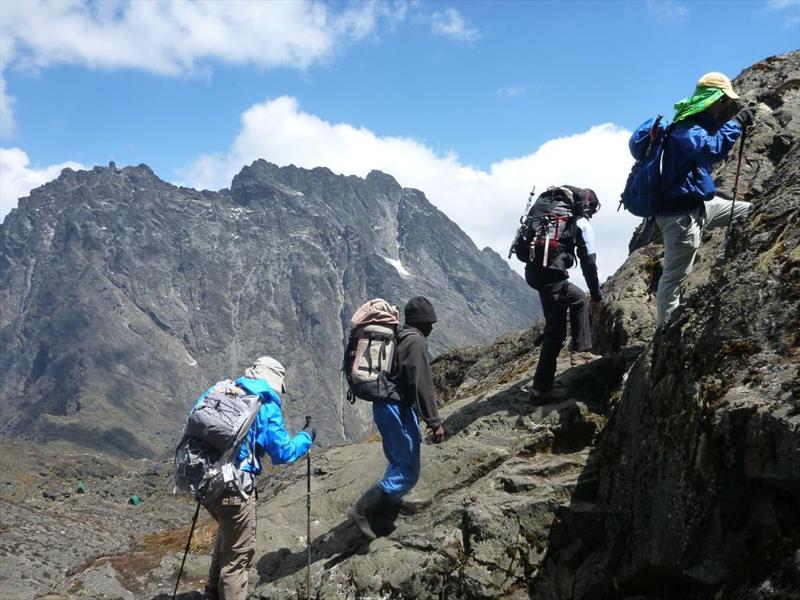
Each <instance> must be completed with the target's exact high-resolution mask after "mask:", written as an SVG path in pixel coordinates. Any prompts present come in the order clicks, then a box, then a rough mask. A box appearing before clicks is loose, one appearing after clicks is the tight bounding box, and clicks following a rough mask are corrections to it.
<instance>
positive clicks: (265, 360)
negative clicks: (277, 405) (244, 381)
mask: <svg viewBox="0 0 800 600" xmlns="http://www.w3.org/2000/svg"><path fill="white" fill-rule="evenodd" d="M244 374H245V376H246V377H250V378H251V379H263V380H264V381H266V382H267V383H268V384H269V387H271V388H272V389H273V390H275V391H276V392H281V393H283V394H285V393H286V385H285V384H284V383H283V380H284V378H285V377H286V369H284V368H283V365H282V364H281V363H279V362H278V361H277V360H275V359H274V358H272V357H271V356H261V357H259V358H257V359H256V361H255V362H254V363H253V366H252V367H249V368H248V369H245V371H244Z"/></svg>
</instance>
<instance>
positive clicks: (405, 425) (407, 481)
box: [372, 402, 420, 502]
mask: <svg viewBox="0 0 800 600" xmlns="http://www.w3.org/2000/svg"><path fill="white" fill-rule="evenodd" d="M372 418H373V419H374V420H375V425H377V426H378V431H379V432H380V434H381V439H382V441H383V454H384V456H386V460H387V461H389V466H387V467H386V472H385V473H384V474H383V479H381V480H380V481H379V482H378V486H380V488H381V489H382V490H383V491H384V492H385V493H386V494H387V495H389V497H390V498H391V499H392V500H395V501H396V502H400V499H401V498H402V497H403V496H404V495H405V494H406V493H408V491H409V490H411V488H413V487H414V486H415V485H416V484H417V481H419V472H420V460H419V457H420V433H419V421H418V420H417V414H416V412H415V411H414V409H413V408H411V407H410V406H403V405H402V404H400V403H397V402H373V403H372Z"/></svg>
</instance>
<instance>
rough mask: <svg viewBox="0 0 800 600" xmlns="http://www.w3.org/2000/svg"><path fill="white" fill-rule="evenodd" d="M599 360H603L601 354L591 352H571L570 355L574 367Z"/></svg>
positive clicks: (570, 361) (570, 362)
mask: <svg viewBox="0 0 800 600" xmlns="http://www.w3.org/2000/svg"><path fill="white" fill-rule="evenodd" d="M598 358H603V357H602V356H600V355H599V354H592V353H591V352H589V351H586V352H570V353H569V364H570V365H572V366H573V367H575V366H577V365H585V364H586V363H590V362H592V361H593V360H597V359H598Z"/></svg>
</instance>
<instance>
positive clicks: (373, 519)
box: [348, 296, 445, 539]
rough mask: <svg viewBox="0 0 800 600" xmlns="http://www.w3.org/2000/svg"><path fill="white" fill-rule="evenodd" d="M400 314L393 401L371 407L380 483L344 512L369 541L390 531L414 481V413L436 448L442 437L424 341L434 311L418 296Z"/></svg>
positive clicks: (416, 470)
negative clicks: (382, 467)
mask: <svg viewBox="0 0 800 600" xmlns="http://www.w3.org/2000/svg"><path fill="white" fill-rule="evenodd" d="M404 312H405V318H406V324H405V327H403V329H402V330H401V331H400V333H399V334H398V336H397V363H396V367H395V374H394V375H393V377H392V379H393V381H394V383H395V384H396V386H397V391H396V393H395V394H394V398H393V399H390V400H387V401H385V402H373V403H372V416H373V419H374V420H375V424H376V425H377V427H378V431H379V432H380V434H381V441H382V443H383V453H384V455H385V456H386V460H387V461H388V462H389V465H388V466H387V467H386V472H385V473H384V475H383V479H381V480H380V481H379V482H378V483H377V484H376V485H374V486H372V487H371V488H370V489H368V490H367V491H366V492H365V493H364V495H363V496H361V498H360V499H359V500H358V502H357V503H356V505H355V506H354V507H353V508H352V509H350V511H349V513H348V514H349V516H350V517H351V518H352V519H353V521H354V522H355V524H356V525H357V526H358V527H359V529H361V531H362V532H363V533H364V535H366V536H367V537H368V538H370V539H375V537H376V535H375V531H374V530H373V526H374V525H375V524H377V525H379V527H380V529H386V528H389V527H391V525H392V523H393V522H394V519H395V517H396V516H397V513H398V511H399V510H400V505H401V502H402V499H403V496H404V495H405V494H407V493H408V492H409V490H411V489H412V488H413V487H414V486H415V485H416V484H417V481H418V480H419V475H420V441H421V440H420V430H419V420H418V417H417V415H418V414H419V416H421V417H422V418H423V419H424V420H425V422H426V423H427V425H428V428H429V429H430V430H431V431H432V432H433V443H435V444H438V443H439V442H441V441H442V440H443V439H444V436H445V431H444V426H443V425H442V421H441V419H440V418H439V408H438V403H437V400H436V391H435V389H434V387H433V377H432V375H431V365H430V361H429V358H428V342H427V340H426V338H427V337H428V336H429V335H430V334H431V331H433V324H434V323H436V321H437V319H436V312H435V311H434V309H433V305H432V304H431V303H430V301H429V300H428V299H427V298H425V297H423V296H416V297H414V298H412V299H411V300H409V301H408V304H406V306H405V311H404Z"/></svg>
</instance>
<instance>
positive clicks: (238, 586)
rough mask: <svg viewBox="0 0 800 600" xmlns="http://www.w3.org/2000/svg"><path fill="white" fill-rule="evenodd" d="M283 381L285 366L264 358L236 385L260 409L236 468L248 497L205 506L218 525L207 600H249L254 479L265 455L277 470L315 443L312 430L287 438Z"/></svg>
mask: <svg viewBox="0 0 800 600" xmlns="http://www.w3.org/2000/svg"><path fill="white" fill-rule="evenodd" d="M284 375H285V370H284V368H283V365H281V363H279V362H278V361H277V360H275V359H274V358H271V357H269V356H262V357H261V358H259V359H258V360H256V361H255V363H254V364H253V365H252V366H251V367H250V368H248V369H246V370H245V376H244V377H240V378H239V379H237V380H236V381H235V382H234V383H235V385H236V387H238V388H240V389H242V390H243V391H244V392H246V393H248V394H254V395H257V396H260V398H261V400H262V406H261V408H260V409H259V411H258V415H257V416H256V419H255V421H253V424H252V425H251V426H250V429H249V431H248V432H247V437H246V438H245V441H244V443H243V444H242V446H241V448H240V450H239V456H238V459H237V461H236V463H235V466H236V467H237V468H238V471H239V474H238V476H239V477H240V479H241V481H240V482H239V483H240V487H241V490H242V491H243V492H244V494H241V493H239V491H236V490H230V491H228V492H226V493H225V494H223V495H222V496H221V497H220V498H219V499H217V500H216V501H214V502H213V503H211V504H210V505H205V507H206V509H207V510H208V512H209V513H210V514H211V516H212V517H213V518H214V520H216V521H217V523H218V524H219V530H218V532H217V538H216V541H215V543H214V550H213V553H212V555H211V566H210V567H209V570H208V584H207V585H206V588H205V591H204V593H203V598H204V599H205V600H245V599H246V597H247V574H248V571H249V570H250V562H251V561H252V560H253V555H254V554H255V549H256V493H255V476H256V475H258V474H259V473H261V459H262V457H263V456H264V454H268V455H269V457H270V460H271V461H272V464H275V465H279V464H288V463H293V462H294V461H296V460H297V459H298V458H300V457H302V456H303V455H305V454H306V452H308V449H309V448H310V447H311V444H312V443H313V441H314V439H315V438H316V432H315V431H314V429H313V428H308V429H306V428H303V430H302V431H300V432H299V433H298V434H297V435H295V436H294V437H290V436H289V434H288V433H287V432H286V428H285V427H284V424H283V415H282V414H281V398H280V395H279V394H278V392H282V393H285V392H286V387H285V386H284V383H283V380H284ZM211 389H213V386H212V387H211V388H209V389H208V390H206V391H205V392H203V394H202V395H201V396H200V397H199V398H198V399H197V402H196V403H195V406H197V405H198V404H199V403H200V401H201V400H202V399H203V398H204V397H205V396H206V395H207V394H208V393H209V392H210V391H211ZM193 410H194V409H193ZM245 495H246V496H247V497H246V498H245V497H244V496H245Z"/></svg>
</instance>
